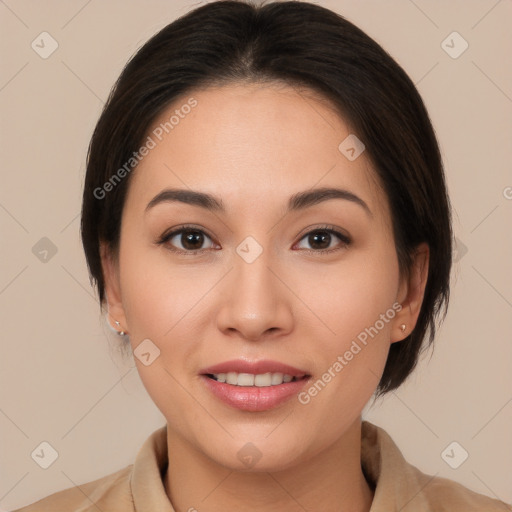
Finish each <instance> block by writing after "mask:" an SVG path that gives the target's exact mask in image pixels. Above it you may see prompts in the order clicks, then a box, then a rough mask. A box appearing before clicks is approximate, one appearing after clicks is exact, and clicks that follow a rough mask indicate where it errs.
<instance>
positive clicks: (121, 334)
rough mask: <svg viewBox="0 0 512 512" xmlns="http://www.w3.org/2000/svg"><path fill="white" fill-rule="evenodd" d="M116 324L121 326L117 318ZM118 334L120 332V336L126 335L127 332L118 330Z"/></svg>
mask: <svg viewBox="0 0 512 512" xmlns="http://www.w3.org/2000/svg"><path fill="white" fill-rule="evenodd" d="M115 324H116V325H117V327H119V326H120V325H121V324H120V323H119V322H118V321H117V320H116V321H115ZM117 334H119V336H125V335H126V333H125V332H124V331H117Z"/></svg>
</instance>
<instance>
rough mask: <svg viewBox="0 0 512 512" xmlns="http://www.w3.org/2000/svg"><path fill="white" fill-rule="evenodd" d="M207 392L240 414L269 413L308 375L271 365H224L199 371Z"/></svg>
mask: <svg viewBox="0 0 512 512" xmlns="http://www.w3.org/2000/svg"><path fill="white" fill-rule="evenodd" d="M200 377H201V380H202V382H203V383H204V384H205V386H206V388H207V389H208V391H209V392H210V393H211V395H213V397H215V398H216V399H218V400H220V401H221V402H223V403H224V404H226V405H228V406H230V407H233V408H235V409H239V410H242V411H250V412H262V411H267V410H270V409H273V408H275V407H277V406H278V405H281V404H283V403H284V402H286V401H289V400H290V399H291V398H293V397H294V396H296V395H297V394H298V393H299V392H300V391H301V389H302V388H303V387H304V386H305V385H306V383H307V382H308V381H309V379H310V378H311V374H309V373H307V372H306V371H304V370H300V369H298V368H295V367H293V366H289V365H286V364H283V363H278V362H275V361H257V362H250V361H245V360H235V361H226V362H225V363H220V364H217V365H215V366H211V367H209V368H205V369H204V370H202V371H201V373H200Z"/></svg>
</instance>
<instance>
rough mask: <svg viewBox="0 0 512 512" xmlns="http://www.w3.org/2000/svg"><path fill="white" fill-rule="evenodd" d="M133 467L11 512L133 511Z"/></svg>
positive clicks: (65, 490)
mask: <svg viewBox="0 0 512 512" xmlns="http://www.w3.org/2000/svg"><path fill="white" fill-rule="evenodd" d="M132 468H133V465H130V466H127V467H126V468H124V469H121V470H120V471H117V472H116V473H112V474H110V475H107V476H105V477H103V478H99V479H98V480H94V481H92V482H88V483H86V484H81V485H78V486H74V487H70V488H68V489H64V490H63V491H59V492H57V493H55V494H52V495H50V496H47V497H46V498H43V499H41V500H39V501H37V502H35V503H33V504H32V505H28V506H26V507H23V508H20V509H17V510H15V511H13V512H73V511H76V512H78V511H79V512H93V511H94V512H97V511H98V510H108V512H117V511H118V512H132V511H134V510H135V509H134V507H133V499H132V493H131V491H130V478H131V474H132Z"/></svg>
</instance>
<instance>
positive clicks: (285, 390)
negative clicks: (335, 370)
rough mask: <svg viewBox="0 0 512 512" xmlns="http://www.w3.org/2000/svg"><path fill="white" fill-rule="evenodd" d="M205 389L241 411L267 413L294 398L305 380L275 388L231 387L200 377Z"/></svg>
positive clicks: (203, 376) (230, 385) (279, 385)
mask: <svg viewBox="0 0 512 512" xmlns="http://www.w3.org/2000/svg"><path fill="white" fill-rule="evenodd" d="M201 378H202V380H203V382H204V383H205V385H206V387H207V388H208V389H209V390H210V391H211V392H212V393H213V394H214V395H215V396H216V397H217V398H219V399H220V400H222V401H223V402H224V403H225V404H227V405H230V406H231V407H234V408H236V409H240V410H242V411H251V412H260V411H267V410H269V409H272V408H274V407H277V406H278V405H281V404H282V403H284V402H286V401H287V400H289V399H290V398H292V397H293V396H296V395H297V394H298V393H299V392H300V390H301V389H302V388H303V387H304V385H305V384H306V382H307V381H308V379H307V378H304V379H300V380H296V381H292V382H286V383H285V382H283V384H278V385H277V386H264V387H257V386H233V385H232V384H226V383H225V382H218V381H216V380H215V379H211V378H210V377H207V376H206V375H201Z"/></svg>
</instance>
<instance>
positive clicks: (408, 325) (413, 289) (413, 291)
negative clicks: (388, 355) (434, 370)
mask: <svg viewBox="0 0 512 512" xmlns="http://www.w3.org/2000/svg"><path fill="white" fill-rule="evenodd" d="M429 256H430V250H429V247H428V245H427V244H426V243H422V244H420V245H418V247H417V248H416V250H415V252H414V255H413V262H412V265H411V270H410V274H409V276H408V277H404V278H403V280H402V282H401V283H400V286H399V290H398V295H397V301H398V302H399V303H400V304H401V306H402V309H401V310H400V311H399V312H398V313H397V314H396V315H395V318H394V319H393V328H392V332H391V343H395V342H397V341H402V340H403V339H405V338H407V336H409V335H410V334H411V332H412V331H413V329H414V327H415V326H416V322H417V321H418V316H419V314H420V309H421V305H422V303H423V297H424V295H425V287H426V285H427V278H428V266H429ZM403 325H405V330H403V331H402V329H401V326H403Z"/></svg>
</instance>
